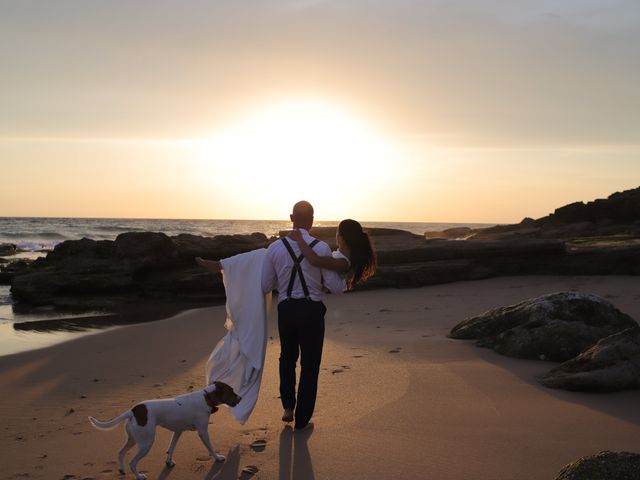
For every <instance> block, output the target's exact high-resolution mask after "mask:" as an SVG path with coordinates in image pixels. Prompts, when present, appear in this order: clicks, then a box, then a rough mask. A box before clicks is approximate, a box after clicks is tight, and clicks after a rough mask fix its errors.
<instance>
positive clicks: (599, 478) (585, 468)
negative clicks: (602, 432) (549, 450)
mask: <svg viewBox="0 0 640 480" xmlns="http://www.w3.org/2000/svg"><path fill="white" fill-rule="evenodd" d="M638 479H640V455H639V454H637V453H629V452H610V451H604V452H600V453H598V454H597V455H591V456H588V457H582V458H581V459H580V460H578V461H577V462H574V463H572V464H570V465H567V466H566V467H564V468H563V469H562V470H560V473H559V474H558V476H557V477H556V479H555V480H638Z"/></svg>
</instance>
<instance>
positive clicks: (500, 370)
mask: <svg viewBox="0 0 640 480" xmlns="http://www.w3.org/2000/svg"><path fill="white" fill-rule="evenodd" d="M561 290H578V291H584V292H589V293H595V294H598V295H601V296H604V297H605V298H608V299H609V300H610V301H612V302H613V303H614V304H615V305H616V306H617V307H618V308H620V309H621V310H623V311H625V312H626V313H628V314H630V315H631V316H632V317H634V318H635V319H636V320H637V319H640V278H639V277H613V276H611V277H506V278H497V279H490V280H482V281H477V282H460V283H455V284H447V285H436V286H431V287H424V288H419V289H407V290H377V291H369V292H358V293H352V294H347V295H343V296H337V297H331V298H329V299H328V300H327V305H328V308H329V311H328V314H327V335H326V342H325V351H324V358H323V369H322V372H321V378H320V393H319V397H318V403H317V408H316V414H315V416H314V422H315V424H316V427H315V429H313V430H312V431H309V432H305V433H295V434H294V433H292V432H291V430H290V429H288V428H283V424H282V422H281V421H280V420H279V418H280V415H281V409H280V403H279V400H278V380H277V358H278V350H279V348H278V344H277V332H276V331H275V329H274V326H275V322H274V321H273V319H272V320H271V321H270V330H271V337H272V338H271V339H270V340H269V346H268V350H267V363H266V370H265V375H264V378H263V389H262V392H261V396H260V399H259V401H258V404H257V406H256V410H255V411H254V414H253V416H252V417H251V418H250V419H249V421H248V422H247V424H246V425H245V426H240V425H238V424H237V423H235V421H234V420H233V419H232V417H231V416H230V415H229V413H228V412H227V411H226V409H224V408H222V409H220V411H219V412H218V413H216V414H215V415H213V416H212V418H211V422H212V425H210V429H209V432H210V435H211V438H212V442H213V444H214V446H215V447H216V448H217V449H218V451H219V452H221V453H223V454H226V455H227V456H228V458H227V461H226V462H225V463H224V464H216V463H213V462H212V461H210V460H209V459H208V458H207V457H206V451H205V449H204V447H203V446H202V445H201V443H200V440H199V439H198V437H197V435H196V434H195V433H192V432H187V433H185V434H184V435H183V436H182V438H181V440H180V443H179V444H178V448H177V450H176V453H175V455H174V460H175V462H176V464H177V465H176V467H175V468H173V469H166V468H165V467H164V451H165V449H166V446H167V444H168V442H169V438H170V433H169V432H167V431H164V430H162V429H158V434H157V437H156V443H155V445H154V448H153V449H152V451H151V452H150V454H149V455H148V456H147V457H145V459H143V460H142V462H141V463H140V465H139V467H140V468H141V470H142V471H143V472H147V474H148V475H149V478H152V479H156V478H158V479H194V478H195V479H207V480H212V479H214V478H215V479H217V480H220V479H237V478H238V477H241V478H249V477H250V476H251V475H253V477H252V478H255V479H279V480H282V479H287V480H291V479H314V478H317V479H334V478H335V479H343V478H349V479H370V478H433V479H438V480H447V479H468V478H486V479H491V480H501V479H504V480H507V479H509V480H511V479H513V478H519V479H522V480H527V479H531V480H534V479H536V480H538V479H553V478H555V476H556V474H557V472H558V471H559V470H560V469H561V468H562V467H563V466H564V465H565V464H566V463H569V462H571V461H574V460H575V459H577V458H578V457H580V456H583V455H589V454H593V453H597V452H599V451H601V450H606V449H609V450H629V451H638V450H640V447H638V443H637V439H638V437H639V434H640V410H639V409H638V408H637V405H638V404H640V391H630V392H620V393H614V394H606V395H593V394H583V393H571V392H564V391H557V390H549V389H546V388H544V387H542V386H540V385H538V384H537V383H536V382H535V376H536V375H538V374H540V373H543V372H545V371H547V370H549V369H550V368H551V367H552V365H553V364H550V363H545V362H538V361H525V360H516V359H510V358H506V357H502V356H500V355H498V354H496V353H494V352H492V351H490V350H485V349H480V348H477V347H475V346H474V345H473V343H471V342H464V341H457V340H451V339H448V338H446V334H447V333H448V331H449V330H450V328H451V327H453V326H454V325H455V324H456V323H458V322H459V321H461V320H463V319H464V318H466V317H468V316H471V315H476V314H479V313H481V312H483V311H486V310H487V309H489V308H493V307H497V306H501V305H507V304H512V303H515V302H518V301H521V300H524V299H526V298H531V297H534V296H538V295H542V294H545V293H551V292H554V291H561ZM223 324H224V308H223V307H211V308H204V309H198V310H191V311H187V312H183V313H180V314H178V315H176V316H174V317H172V318H170V319H167V320H161V321H157V322H153V323H146V324H141V325H132V326H126V327H123V328H118V329H115V330H109V331H105V332H102V333H99V334H96V335H91V336H87V337H82V338H79V339H76V340H73V341H70V342H66V343H62V344H58V345H54V346H51V347H48V348H45V349H41V350H36V351H31V352H24V353H20V354H16V355H11V356H6V357H0V391H2V392H3V400H2V402H1V403H0V412H1V415H2V420H3V421H2V431H1V436H0V439H1V440H0V442H1V443H0V445H1V448H2V452H3V454H2V457H3V468H2V470H1V473H0V478H2V479H5V478H6V479H19V478H20V479H30V478H34V479H35V478H41V479H56V478H63V477H64V476H65V475H69V476H70V477H68V478H78V479H83V478H85V479H86V478H94V479H110V478H122V477H121V476H120V475H119V474H118V473H117V464H116V462H115V460H116V452H117V450H118V449H119V448H120V446H121V444H122V442H123V439H124V433H123V431H122V430H123V429H122V426H119V427H118V428H116V429H115V430H113V431H108V432H103V431H97V430H95V429H93V428H92V427H91V426H90V425H89V422H88V421H87V416H88V415H94V416H96V417H98V418H100V419H103V420H104V419H110V418H112V417H114V416H115V415H116V414H119V413H120V412H122V411H123V410H125V409H127V408H129V407H130V406H131V405H132V404H133V403H135V402H138V401H141V400H145V399H149V398H159V397H171V396H175V395H178V394H182V393H185V392H187V391H188V390H189V388H190V387H193V388H201V387H202V384H203V381H204V365H205V362H206V359H207V357H208V355H209V353H210V351H211V349H212V348H213V346H214V345H215V344H216V342H217V341H218V340H219V339H220V338H221V337H222V336H223V335H224V333H225V331H224V328H223ZM256 441H262V442H260V443H258V444H254V442H256ZM252 444H253V445H254V446H253V447H252ZM250 466H253V467H255V469H254V470H253V471H254V472H256V473H253V474H252V473H251V472H250V471H249V470H247V472H246V473H242V471H243V469H245V468H247V467H250ZM256 470H257V471H256ZM71 476H73V477H71ZM125 478H133V477H132V475H131V474H130V473H129V472H128V473H127V476H126V477H125Z"/></svg>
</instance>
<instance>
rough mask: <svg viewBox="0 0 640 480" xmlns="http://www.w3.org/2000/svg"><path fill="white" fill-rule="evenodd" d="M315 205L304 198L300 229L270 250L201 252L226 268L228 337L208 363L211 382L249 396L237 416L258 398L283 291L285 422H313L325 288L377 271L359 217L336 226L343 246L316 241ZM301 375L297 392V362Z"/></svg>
mask: <svg viewBox="0 0 640 480" xmlns="http://www.w3.org/2000/svg"><path fill="white" fill-rule="evenodd" d="M313 215H314V212H313V207H312V206H311V204H310V203H309V202H306V201H300V202H298V203H296V204H295V205H294V207H293V212H292V213H291V215H290V218H291V221H292V223H293V232H292V233H291V234H290V235H288V236H287V237H283V238H281V239H280V240H279V241H276V242H274V243H272V244H271V245H270V246H269V248H267V249H259V250H254V251H251V252H247V253H242V254H240V255H236V256H234V257H230V258H226V259H223V260H220V261H219V262H217V261H212V260H204V259H202V258H200V257H198V258H196V261H197V263H198V264H199V265H200V266H202V267H204V268H206V269H207V270H208V271H210V272H211V273H217V272H219V271H222V273H223V281H224V286H225V290H226V294H227V323H226V327H227V329H228V330H229V332H228V333H227V335H226V336H225V337H224V338H223V339H222V340H221V341H220V342H219V343H218V345H217V346H216V347H215V348H214V350H213V352H212V353H211V356H210V357H209V361H208V362H207V383H209V384H211V383H213V382H214V381H223V382H225V383H227V384H229V385H231V386H232V387H233V388H234V390H235V391H236V392H237V393H239V395H240V396H241V397H242V401H241V402H240V404H239V405H238V406H236V407H233V408H231V413H232V415H233V416H234V417H235V418H236V419H237V420H238V421H239V422H240V423H242V424H244V423H245V422H246V420H247V419H248V418H249V416H250V415H251V412H252V411H253V408H254V406H255V403H256V401H257V398H258V393H259V389H260V382H261V378H262V369H263V366H264V356H265V351H266V339H267V330H266V313H267V310H268V306H269V302H270V295H271V292H272V291H273V290H274V289H277V291H278V331H279V335H280V361H279V373H280V397H281V401H282V407H283V410H284V412H283V415H282V420H283V421H285V422H292V421H293V422H294V428H295V429H296V430H303V429H307V428H310V427H312V426H313V424H312V422H311V421H310V420H311V417H312V415H313V411H314V408H315V402H316V394H317V389H318V374H319V372H320V362H321V359H322V346H323V343H324V315H325V312H326V307H325V306H324V303H323V302H322V299H323V295H324V293H325V292H330V293H342V292H343V291H345V290H347V289H350V288H352V287H353V286H354V285H355V284H356V283H358V282H362V281H365V280H366V279H367V278H369V277H370V276H371V275H373V273H374V272H375V268H376V258H375V253H374V251H373V248H372V244H371V240H370V238H369V235H368V234H367V233H366V232H364V231H363V229H362V226H361V225H360V224H359V223H358V222H356V221H355V220H343V221H342V222H340V224H339V226H338V229H337V232H336V243H337V245H338V250H336V251H335V252H331V249H330V248H329V245H327V244H326V243H324V242H321V241H319V240H317V239H314V238H313V237H312V236H311V235H310V234H309V230H310V229H311V227H312V225H313ZM299 358H300V366H301V368H300V381H299V383H298V390H297V395H296V365H297V362H298V359H299Z"/></svg>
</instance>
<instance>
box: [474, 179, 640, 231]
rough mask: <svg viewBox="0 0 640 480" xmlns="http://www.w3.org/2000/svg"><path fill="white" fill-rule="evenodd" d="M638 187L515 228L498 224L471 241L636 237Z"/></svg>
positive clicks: (639, 207)
mask: <svg viewBox="0 0 640 480" xmlns="http://www.w3.org/2000/svg"><path fill="white" fill-rule="evenodd" d="M638 220H640V187H638V188H635V189H632V190H626V191H624V192H617V193H614V194H612V195H610V196H609V197H608V198H607V199H598V200H594V201H593V202H588V203H583V202H574V203H571V204H569V205H565V206H564V207H560V208H557V209H556V210H555V211H554V212H553V213H552V214H550V215H547V216H546V217H542V218H539V219H537V220H531V219H529V218H526V219H524V220H523V221H522V222H521V223H519V224H516V225H498V226H495V227H490V228H485V229H481V230H479V231H478V232H477V233H476V234H475V235H473V237H472V238H473V239H474V240H499V239H506V238H514V237H518V236H520V237H532V238H565V239H566V238H574V237H577V236H587V235H589V236H594V235H617V234H633V235H638V234H639V233H638V228H637V222H638Z"/></svg>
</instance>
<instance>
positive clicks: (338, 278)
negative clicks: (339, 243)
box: [317, 242, 347, 293]
mask: <svg viewBox="0 0 640 480" xmlns="http://www.w3.org/2000/svg"><path fill="white" fill-rule="evenodd" d="M317 252H318V255H320V256H330V255H331V248H329V245H327V244H326V243H324V242H320V243H319V244H318V246H317ZM322 278H323V280H324V286H325V288H326V289H327V290H329V292H331V293H343V292H344V291H345V290H346V289H347V284H346V283H345V281H344V278H342V275H340V274H339V273H338V272H334V271H333V270H326V269H324V268H323V269H322Z"/></svg>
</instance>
